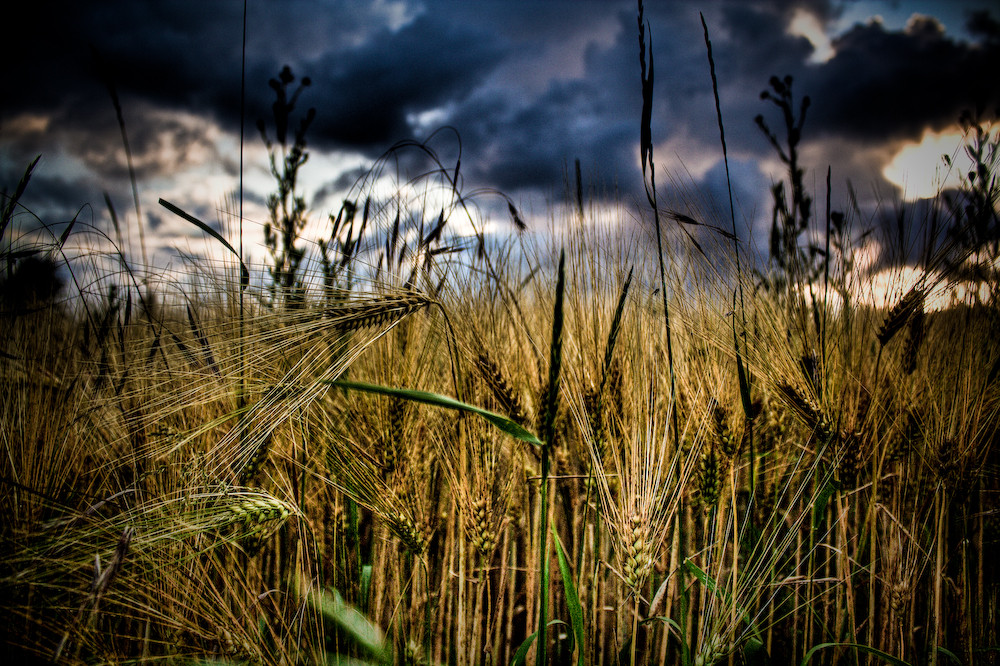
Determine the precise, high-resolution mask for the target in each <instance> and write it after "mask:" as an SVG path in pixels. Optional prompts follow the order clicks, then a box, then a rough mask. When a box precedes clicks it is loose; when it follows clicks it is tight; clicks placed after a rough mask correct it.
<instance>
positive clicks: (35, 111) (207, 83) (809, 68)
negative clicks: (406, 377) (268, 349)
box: [0, 0, 1000, 265]
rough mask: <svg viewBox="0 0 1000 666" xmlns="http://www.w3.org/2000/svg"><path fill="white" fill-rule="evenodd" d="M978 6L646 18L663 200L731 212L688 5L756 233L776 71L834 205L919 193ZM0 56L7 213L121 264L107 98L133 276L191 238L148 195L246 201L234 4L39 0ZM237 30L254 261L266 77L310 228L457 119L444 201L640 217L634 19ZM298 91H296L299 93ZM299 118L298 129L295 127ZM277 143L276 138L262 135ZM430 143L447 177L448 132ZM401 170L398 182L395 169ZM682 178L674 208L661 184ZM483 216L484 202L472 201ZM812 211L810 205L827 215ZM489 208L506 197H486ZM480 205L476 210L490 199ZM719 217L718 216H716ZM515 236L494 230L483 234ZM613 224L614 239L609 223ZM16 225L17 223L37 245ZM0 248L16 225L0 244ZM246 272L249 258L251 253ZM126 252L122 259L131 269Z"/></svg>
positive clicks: (343, 22) (265, 20)
mask: <svg viewBox="0 0 1000 666" xmlns="http://www.w3.org/2000/svg"><path fill="white" fill-rule="evenodd" d="M992 6H993V3H992V2H990V1H988V0H983V1H975V0H954V1H944V0H941V1H938V2H930V1H924V0H912V1H908V0H882V1H876V0H867V1H862V0H840V1H835V0H716V1H703V2H693V1H691V2H687V1H684V2H679V1H670V2H666V1H657V0H647V2H646V18H647V20H648V22H649V30H650V33H651V35H652V45H653V55H654V59H655V68H656V69H655V73H656V79H655V86H656V88H655V93H654V112H653V127H652V129H653V139H654V143H655V161H656V164H657V169H658V178H659V180H660V183H661V188H662V189H663V190H664V193H665V195H666V196H667V198H668V199H669V198H670V196H671V194H674V195H676V197H677V198H678V199H684V198H687V199H691V198H693V195H692V193H697V194H696V195H695V196H697V197H698V198H700V199H701V200H707V201H716V202H720V203H721V202H724V201H725V199H723V198H722V192H723V191H724V190H723V188H724V183H725V180H724V170H723V166H722V162H721V157H722V156H721V149H720V146H719V139H718V128H717V125H716V117H715V107H714V101H713V98H712V88H711V79H710V76H709V70H708V62H707V58H706V52H705V46H704V39H703V32H702V27H701V24H700V19H699V11H700V12H703V13H704V16H705V20H706V22H707V24H708V27H709V30H710V33H711V38H712V42H713V48H714V55H715V61H716V67H717V72H718V77H719V86H720V93H721V97H722V110H723V115H724V119H725V124H726V132H727V141H728V146H729V154H730V160H731V164H730V166H731V170H732V172H733V176H734V180H735V182H734V185H735V190H736V195H737V198H738V204H739V207H740V208H739V212H738V216H739V219H740V223H741V225H742V226H743V227H744V230H743V233H744V234H754V233H756V234H757V235H758V236H759V235H760V234H761V233H764V231H763V230H765V229H766V228H767V225H768V224H769V216H770V212H769V211H770V201H769V197H770V194H769V190H770V185H771V183H772V182H773V181H774V179H776V178H780V177H781V176H782V168H781V165H780V163H779V162H778V160H777V158H776V155H775V153H774V151H773V149H772V148H771V147H770V146H769V145H768V142H767V140H766V138H765V137H764V136H763V134H762V133H761V132H760V130H759V129H758V128H757V127H756V126H755V124H754V120H753V119H754V117H755V116H756V115H758V114H764V116H765V118H766V119H767V120H768V122H769V124H770V125H771V127H772V128H775V129H777V128H779V127H780V126H781V120H780V116H779V112H778V110H777V108H776V107H775V106H774V105H772V104H770V103H768V102H766V101H762V100H761V99H760V93H761V91H763V90H764V89H765V88H767V87H768V80H769V78H770V77H771V76H772V75H779V76H784V75H786V74H788V75H791V76H793V77H794V94H795V97H796V99H798V98H799V97H800V96H802V95H809V96H810V97H811V100H812V105H811V107H810V109H809V111H808V116H807V118H806V122H805V129H804V142H803V146H802V150H801V153H802V159H803V163H804V166H805V167H806V169H807V177H806V178H807V182H808V183H809V184H810V186H813V187H814V188H815V190H816V191H817V193H820V192H821V190H822V187H823V186H822V183H823V181H824V179H825V173H826V169H827V167H828V166H829V167H830V168H831V169H832V171H833V180H834V184H835V188H834V208H835V209H836V208H838V207H840V208H844V207H846V194H845V193H846V186H845V184H846V182H847V181H848V180H851V181H852V182H853V183H854V184H855V187H856V189H857V190H858V192H859V194H860V196H861V197H862V199H863V200H864V201H865V202H867V203H866V205H867V204H870V203H873V202H875V201H882V203H883V205H884V206H885V205H890V206H891V204H892V202H893V201H894V200H897V199H910V200H912V199H915V198H919V197H921V196H927V195H928V194H930V193H931V192H932V191H933V190H934V187H935V185H936V184H940V183H939V182H936V181H935V180H934V179H935V169H936V167H938V166H939V165H940V154H941V153H942V152H949V153H955V152H956V151H958V150H959V148H960V142H961V134H960V131H959V129H958V124H957V120H958V118H959V114H960V113H961V111H962V110H963V109H966V108H974V107H976V106H977V105H979V106H984V107H985V108H986V110H987V112H988V113H989V114H991V115H993V114H995V113H996V110H997V108H998V105H1000V86H998V85H997V83H996V73H997V72H1000V24H998V22H997V21H998V20H1000V13H998V12H996V11H995V10H994V11H993V13H992V14H990V13H989V10H990V8H991V7H992ZM22 11H23V14H22V15H21V17H20V18H19V19H18V20H17V21H16V22H10V23H8V25H7V29H6V30H5V37H4V39H3V40H2V42H0V50H2V51H3V55H2V58H3V63H4V68H5V73H4V82H5V86H6V89H5V92H4V94H3V96H2V102H0V185H2V186H3V187H4V188H6V190H7V191H8V192H9V191H12V190H13V188H14V186H15V185H16V183H17V181H18V178H19V177H20V175H21V173H22V172H23V170H24V168H25V166H26V165H27V164H28V163H29V162H30V161H31V160H32V159H33V158H34V157H35V156H36V155H38V154H41V156H42V157H41V160H40V162H39V164H38V166H37V168H36V169H35V172H34V176H33V178H32V180H31V184H30V187H29V189H28V192H27V194H26V196H25V197H24V199H23V203H24V204H25V205H26V206H27V207H28V208H29V209H30V210H31V211H32V213H34V214H35V215H37V216H38V217H39V218H41V219H42V220H44V221H45V222H47V223H56V222H60V221H65V220H68V219H69V218H71V217H72V216H73V215H74V214H76V213H77V212H78V211H82V212H81V219H82V220H84V221H86V222H88V223H89V222H92V223H93V224H94V225H96V226H97V227H98V228H101V229H104V230H106V231H108V233H110V230H111V225H110V221H109V217H108V213H107V207H106V205H105V203H104V197H103V193H104V192H107V193H108V195H109V196H110V199H111V201H112V203H113V204H114V206H115V208H116V209H117V211H118V213H119V215H120V216H121V217H122V218H123V219H124V220H125V222H126V225H127V228H128V229H129V230H131V231H129V232H127V236H128V237H129V238H130V239H131V240H129V241H127V242H130V243H132V245H133V249H134V247H135V242H136V240H135V218H136V215H135V212H134V211H135V208H134V206H133V203H132V194H131V190H130V186H129V180H128V170H127V168H126V160H125V153H124V150H123V147H122V138H121V134H120V132H119V128H118V124H117V120H116V115H115V109H114V107H113V105H112V102H111V99H110V96H109V94H108V90H107V87H106V85H105V83H104V81H106V80H108V79H110V80H111V81H113V83H114V86H115V88H116V89H117V92H118V95H119V98H120V102H121V107H122V113H123V116H124V119H125V123H126V127H127V132H128V139H129V141H130V144H131V150H132V154H133V160H134V167H135V170H136V174H137V177H138V188H139V193H140V202H141V207H142V214H143V217H144V218H145V219H144V225H145V226H144V229H145V232H146V235H147V239H146V240H147V244H148V246H149V252H150V254H151V257H152V258H151V261H153V262H154V263H157V265H162V262H163V261H164V260H166V261H171V257H175V256H176V252H177V251H178V250H180V251H189V252H193V253H195V254H198V252H199V250H198V248H199V247H200V246H199V243H200V242H202V241H201V233H200V232H199V231H198V230H197V229H195V228H193V227H192V226H191V225H189V224H187V223H185V222H183V221H180V220H178V219H177V218H175V217H173V216H172V215H170V214H169V213H167V212H166V211H165V210H163V209H162V208H161V207H159V206H158V205H157V204H156V201H157V199H159V198H160V197H163V198H165V199H168V200H170V201H172V202H174V203H176V204H177V205H179V206H181V207H182V208H184V209H186V210H189V211H190V212H192V213H194V214H196V215H198V216H199V217H201V218H202V219H204V220H206V221H210V222H215V221H216V220H217V219H218V218H219V214H218V209H219V207H220V205H221V202H222V201H223V198H224V197H225V196H226V195H227V194H229V193H231V192H233V191H234V190H236V188H237V187H238V184H239V164H240V162H239V157H240V151H239V146H240V140H239V132H240V83H241V78H240V71H241V47H242V39H243V33H242V25H243V23H242V21H243V3H242V2H239V1H237V0H227V1H222V0H218V1H216V0H213V1H206V0H196V1H187V0H169V1H166V0H163V1H142V2H123V1H107V0H88V1H87V2H79V1H74V2H69V1H64V0H37V1H35V2H29V3H23V4H22ZM247 11H248V16H247V23H248V30H247V35H246V40H247V47H246V109H247V110H246V119H247V123H246V127H247V134H246V140H245V144H244V145H245V157H244V159H245V166H244V171H243V173H244V177H245V182H246V209H245V217H246V218H247V220H248V223H247V227H246V228H247V229H248V230H250V231H248V235H249V237H250V241H249V242H248V244H252V243H258V244H259V242H260V239H261V237H262V235H261V233H260V230H261V225H262V223H263V222H264V220H265V218H266V211H265V209H264V208H263V201H264V197H265V196H266V194H267V192H268V191H269V190H270V189H271V188H272V186H273V183H272V181H271V180H270V177H269V175H268V173H267V163H266V152H265V149H264V146H263V142H262V140H261V138H260V136H259V134H258V133H257V130H256V128H255V125H256V121H257V119H258V118H266V119H268V121H269V122H271V115H270V113H271V112H270V108H271V103H272V102H273V100H274V91H273V90H271V89H270V88H269V87H268V80H269V79H270V78H272V77H275V76H276V75H277V74H278V72H279V71H280V70H281V68H282V66H283V65H286V64H287V65H289V66H291V68H292V71H293V72H294V73H295V74H296V75H297V76H299V77H302V76H308V77H310V79H311V84H312V85H311V86H310V87H309V88H307V89H305V90H304V91H303V92H302V94H301V96H300V98H299V100H298V104H297V107H296V109H295V111H294V113H293V118H295V117H298V116H299V114H301V113H304V112H305V110H306V109H307V108H309V107H313V108H315V109H316V119H315V122H314V123H313V124H312V126H311V127H310V130H309V133H308V135H307V138H308V141H309V150H310V152H311V156H310V160H309V162H308V163H307V164H306V166H305V167H304V168H303V171H302V176H301V185H302V190H303V193H304V194H305V196H306V199H307V201H308V203H309V206H310V210H311V213H312V218H313V220H314V222H315V223H316V224H318V223H319V221H322V220H325V219H326V217H327V215H328V214H329V213H330V212H335V211H336V210H337V209H338V208H339V204H340V201H341V200H342V199H343V197H344V196H346V195H348V194H349V192H348V189H347V188H348V187H349V186H350V185H351V184H352V183H353V182H354V181H355V179H356V178H357V177H358V175H359V174H361V173H363V172H364V171H365V169H367V168H368V167H369V166H370V165H371V164H372V162H373V160H375V159H376V158H378V157H379V156H380V155H381V154H383V153H384V151H385V150H386V149H387V148H389V147H390V146H391V145H392V144H394V143H395V142H397V141H400V140H404V139H417V140H424V139H427V138H428V137H431V136H432V134H433V132H434V130H435V129H437V128H439V127H442V126H450V127H453V128H455V129H456V130H457V132H458V136H460V137H461V159H462V161H461V174H462V178H463V189H464V190H466V191H473V190H477V189H480V188H486V189H495V190H499V191H502V192H504V193H505V194H506V195H507V196H509V197H510V198H511V199H512V200H513V201H514V202H516V203H517V204H518V205H519V206H521V207H522V209H523V210H524V211H525V218H526V220H527V221H528V222H529V224H541V223H543V222H544V221H545V220H546V219H547V218H548V217H549V213H548V212H547V211H549V210H550V206H553V205H555V206H558V205H559V204H561V203H562V202H564V201H565V199H566V197H565V182H566V181H565V179H566V173H567V171H569V172H572V170H573V164H574V160H577V159H579V160H580V163H581V168H582V172H583V174H584V178H585V180H586V181H587V183H588V184H589V185H590V184H592V186H593V187H594V189H595V191H596V193H597V194H596V196H595V201H596V202H597V203H598V204H599V203H600V201H601V197H603V196H605V195H607V196H608V197H610V196H612V193H613V192H615V191H617V193H618V197H619V198H620V199H621V200H622V201H623V202H625V204H626V205H631V203H632V202H635V201H640V200H642V177H641V173H640V170H639V149H638V139H639V117H640V111H641V104H642V100H641V92H640V80H639V77H640V74H639V63H638V53H639V50H638V43H637V24H636V4H635V2H633V1H622V2H617V1H610V0H608V1H604V0H602V1H599V2H598V1H587V0H576V1H573V2H569V1H558V2H557V1H545V0H541V1H528V0H523V1H521V0H506V1H503V2H500V1H488V2H479V1H475V2H470V1H468V0H461V1H452V0H423V1H420V0H376V1H374V2H372V1H369V0H336V1H334V0H325V1H321V0H313V1H306V0H280V1H279V0H249V1H248V8H247ZM293 87H294V86H293ZM293 122H294V121H293ZM271 131H272V136H273V129H272V130H271ZM431 146H432V147H433V148H434V150H435V151H436V152H437V153H438V154H439V155H440V157H441V160H442V161H443V162H444V163H445V164H446V165H449V166H454V164H455V160H456V159H457V156H458V146H459V144H458V141H457V140H456V135H455V134H454V133H452V132H439V133H437V134H435V135H433V137H432V139H431ZM405 166H406V164H405V161H404V163H403V167H405ZM671 177H672V179H673V180H674V181H675V182H676V183H677V185H676V188H677V189H676V190H674V191H673V192H672V191H671V190H672V187H674V186H672V185H671V183H670V181H671ZM488 198H489V197H488V196H487V197H486V199H488ZM821 199H822V197H821V196H817V200H818V201H817V203H818V204H819V205H823V204H822V201H821ZM497 201H499V202H500V203H503V202H502V200H497ZM491 206H492V204H489V203H488V202H484V211H485V214H486V215H491V214H492V211H496V212H498V213H502V212H504V211H506V204H505V203H503V205H499V206H492V207H491ZM722 209H725V207H722ZM507 223H508V220H506V219H504V218H503V215H498V216H497V220H496V221H495V222H494V223H492V224H491V225H490V228H491V229H494V230H495V231H497V232H498V233H499V232H502V230H503V229H504V228H505V225H506V224H507ZM624 223H627V221H623V224H624ZM32 224H34V223H32V222H31V221H30V219H27V218H24V217H22V218H21V221H20V227H19V228H20V229H21V230H24V229H30V228H31V227H32ZM7 233H8V235H9V234H10V233H11V230H8V232H7ZM248 252H249V253H250V254H251V255H253V257H254V258H255V259H256V260H261V259H262V258H263V255H264V253H263V250H262V249H261V248H260V247H259V246H258V247H257V248H256V250H249V251H248ZM131 256H132V257H134V258H137V257H136V255H135V254H134V253H133V254H132V255H131Z"/></svg>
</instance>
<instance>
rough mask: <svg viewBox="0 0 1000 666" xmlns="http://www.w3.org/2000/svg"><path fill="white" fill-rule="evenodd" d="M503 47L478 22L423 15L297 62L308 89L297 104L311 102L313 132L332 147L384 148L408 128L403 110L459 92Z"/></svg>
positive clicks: (473, 83) (459, 94) (421, 108)
mask: <svg viewBox="0 0 1000 666" xmlns="http://www.w3.org/2000/svg"><path fill="white" fill-rule="evenodd" d="M503 53H504V45H503V44H502V42H501V41H500V40H499V39H497V37H496V35H495V34H493V33H490V32H488V31H487V30H486V29H485V28H480V27H472V28H470V27H465V26H458V25H454V24H451V23H449V22H447V21H446V20H445V19H443V18H442V17H438V16H430V15H423V16H421V17H418V18H417V19H416V20H414V21H413V22H412V23H410V24H408V25H407V26H405V27H403V28H402V29H400V30H398V31H396V32H393V31H390V30H388V29H385V30H382V31H380V32H378V33H376V34H375V35H373V36H372V38H371V39H370V40H369V41H368V42H367V43H365V44H364V45H363V46H361V47H360V48H357V49H354V50H350V51H346V52H338V51H335V52H333V53H330V54H328V55H325V56H323V57H322V58H320V59H318V60H315V61H312V62H308V63H305V64H303V66H302V71H303V74H307V73H308V74H309V75H310V76H311V78H312V80H313V90H310V91H309V93H308V94H306V93H303V104H306V103H308V104H309V105H311V106H315V107H316V109H317V116H316V122H315V124H314V126H313V129H314V130H315V135H314V136H315V138H316V140H317V141H319V142H321V143H326V144H332V145H333V146H337V147H350V148H367V149H368V150H371V148H372V147H373V146H381V149H384V148H385V147H386V146H387V145H388V144H391V143H392V142H394V141H397V140H399V139H402V138H405V137H407V136H408V135H409V134H410V128H409V126H408V124H407V121H406V117H407V114H409V113H414V112H420V111H424V110H427V109H433V108H435V107H437V106H439V105H442V104H445V103H446V102H448V101H450V100H454V99H461V98H463V97H464V96H465V95H467V94H468V93H469V92H470V91H471V90H472V89H473V88H474V87H475V86H476V85H477V84H478V83H480V82H481V80H482V78H483V77H484V76H485V74H487V73H488V72H489V71H490V70H491V69H492V68H493V67H494V66H495V65H496V63H497V62H498V61H499V59H500V58H501V57H502V55H503ZM381 149H377V150H379V151H380V150H381Z"/></svg>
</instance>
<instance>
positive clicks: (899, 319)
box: [875, 287, 924, 347]
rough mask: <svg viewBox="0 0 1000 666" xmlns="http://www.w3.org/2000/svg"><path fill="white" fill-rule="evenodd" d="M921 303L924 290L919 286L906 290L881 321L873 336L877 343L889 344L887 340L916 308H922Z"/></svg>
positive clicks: (898, 329)
mask: <svg viewBox="0 0 1000 666" xmlns="http://www.w3.org/2000/svg"><path fill="white" fill-rule="evenodd" d="M923 303H924V292H923V289H921V288H920V287H913V288H912V289H910V291H908V292H906V295H905V296H903V298H901V299H900V301H899V302H898V303H896V304H895V305H894V306H892V308H891V309H890V310H889V312H888V313H887V314H886V316H885V319H884V320H883V321H882V326H880V327H879V330H878V333H877V334H876V336H875V337H876V338H878V342H879V344H880V345H882V346H883V347H884V346H886V345H887V344H889V341H890V340H892V338H893V336H895V335H896V333H898V332H899V331H900V330H901V329H902V328H903V326H905V325H906V322H908V321H909V319H910V317H911V316H912V315H913V313H914V312H915V311H916V310H917V309H918V308H919V309H921V310H922V309H923Z"/></svg>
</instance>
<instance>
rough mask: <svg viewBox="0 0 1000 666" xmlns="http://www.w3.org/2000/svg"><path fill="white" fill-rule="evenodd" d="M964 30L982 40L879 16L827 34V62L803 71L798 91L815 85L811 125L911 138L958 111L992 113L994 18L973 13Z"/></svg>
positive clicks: (999, 52) (932, 24)
mask: <svg viewBox="0 0 1000 666" xmlns="http://www.w3.org/2000/svg"><path fill="white" fill-rule="evenodd" d="M969 29H970V32H974V33H977V34H978V35H980V36H981V37H984V39H982V41H980V42H978V43H969V42H962V41H956V40H954V39H953V38H951V37H949V36H948V35H946V34H945V33H944V31H943V28H942V26H941V24H940V23H938V22H937V21H936V20H935V19H933V18H930V17H923V18H917V19H914V20H911V23H910V24H909V25H908V26H907V28H906V29H905V30H902V31H891V30H887V29H886V28H885V27H884V26H883V25H882V24H880V23H878V22H872V23H868V24H867V25H855V26H854V27H853V28H852V29H851V30H849V31H848V32H846V33H845V34H843V35H841V36H840V37H838V38H837V39H835V40H834V48H835V49H836V50H837V54H836V56H835V57H834V58H833V59H832V60H830V61H829V62H827V63H825V64H824V65H822V66H820V67H816V68H814V69H812V70H806V72H805V76H804V79H803V81H802V84H803V85H802V87H801V88H800V90H806V89H812V90H814V91H815V92H814V94H813V99H814V101H815V102H816V104H815V105H814V106H813V109H811V110H810V117H811V121H810V124H811V125H812V126H813V128H814V129H815V130H817V131H819V132H822V133H825V134H829V135H846V136H850V137H853V138H858V139H864V140H887V139H909V140H914V139H919V138H920V135H921V134H922V132H923V130H924V128H925V127H927V126H931V127H933V128H935V129H941V128H943V127H946V126H949V125H953V124H955V123H956V122H957V120H958V117H959V115H960V113H961V112H962V110H964V109H976V108H977V107H980V108H983V110H984V111H986V112H987V113H990V114H992V113H995V112H996V109H997V105H998V104H1000V86H997V84H996V81H995V80H994V77H993V74H995V73H996V72H998V71H1000V41H998V40H997V39H996V36H995V35H996V23H995V21H993V20H992V19H991V18H990V17H989V16H988V15H984V14H982V13H979V14H976V15H975V18H974V20H973V21H972V22H971V24H970V25H969ZM990 30H993V31H994V32H993V33H992V34H993V35H994V36H993V37H992V38H990V37H989V35H990V32H989V31H990ZM991 73H993V74H991Z"/></svg>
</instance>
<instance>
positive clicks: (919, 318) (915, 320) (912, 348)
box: [901, 299, 927, 375]
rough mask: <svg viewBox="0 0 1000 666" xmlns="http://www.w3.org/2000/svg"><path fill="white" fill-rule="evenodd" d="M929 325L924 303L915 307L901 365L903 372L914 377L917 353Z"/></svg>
mask: <svg viewBox="0 0 1000 666" xmlns="http://www.w3.org/2000/svg"><path fill="white" fill-rule="evenodd" d="M926 323H927V315H926V313H925V312H924V302H923V299H920V302H919V303H917V304H916V305H915V306H914V310H913V315H912V316H911V317H910V325H909V326H908V327H907V336H906V344H905V345H904V346H903V355H902V360H901V365H902V368H903V372H905V373H906V374H908V375H912V374H913V371H914V370H916V369H917V352H919V351H920V345H921V344H922V343H923V341H924V332H925V331H924V329H925V327H926Z"/></svg>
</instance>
